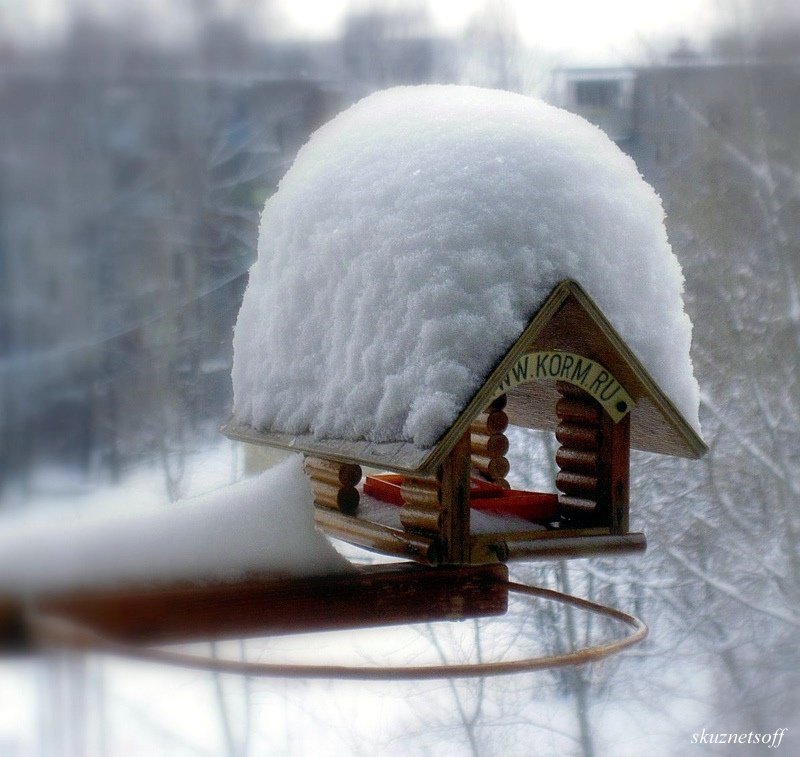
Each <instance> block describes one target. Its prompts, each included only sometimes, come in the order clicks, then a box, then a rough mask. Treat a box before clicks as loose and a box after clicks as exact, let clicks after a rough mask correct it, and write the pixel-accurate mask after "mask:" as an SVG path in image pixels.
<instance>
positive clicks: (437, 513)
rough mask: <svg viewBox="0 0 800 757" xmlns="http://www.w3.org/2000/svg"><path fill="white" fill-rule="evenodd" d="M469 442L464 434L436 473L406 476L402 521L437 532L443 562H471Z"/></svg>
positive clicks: (410, 528) (406, 525)
mask: <svg viewBox="0 0 800 757" xmlns="http://www.w3.org/2000/svg"><path fill="white" fill-rule="evenodd" d="M469 476H470V441H469V436H468V435H465V436H463V437H462V438H461V439H460V440H459V442H458V443H457V444H456V445H455V447H453V449H452V451H451V452H450V454H449V455H448V456H447V459H446V460H445V462H444V463H443V464H442V465H440V466H439V468H438V469H437V471H436V475H435V476H431V477H428V478H411V477H406V478H405V479H404V481H403V483H402V484H401V487H400V492H401V495H402V497H403V507H402V509H401V510H400V522H401V523H402V524H403V528H404V529H406V530H407V531H410V532H413V533H419V534H429V535H435V536H436V537H437V539H438V541H439V549H440V551H441V555H442V560H443V562H448V563H466V562H469V549H470V533H469Z"/></svg>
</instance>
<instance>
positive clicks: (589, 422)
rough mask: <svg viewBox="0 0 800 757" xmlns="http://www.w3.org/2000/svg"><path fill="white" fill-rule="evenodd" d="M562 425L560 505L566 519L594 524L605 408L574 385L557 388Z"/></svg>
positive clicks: (558, 480)
mask: <svg viewBox="0 0 800 757" xmlns="http://www.w3.org/2000/svg"><path fill="white" fill-rule="evenodd" d="M556 387H557V389H558V392H559V394H560V395H561V397H560V399H559V400H558V402H557V403H556V416H557V417H558V420H559V424H558V426H557V428H556V439H558V441H559V442H561V447H559V449H558V451H557V452H556V463H557V464H558V467H559V469H560V470H559V472H558V474H557V475H556V487H557V488H558V490H559V491H560V492H562V494H559V497H558V502H559V506H560V509H561V512H562V513H563V514H564V515H568V516H571V517H573V518H578V519H583V520H586V519H589V520H593V519H594V516H595V515H596V514H597V513H596V508H597V502H598V495H599V476H600V462H599V460H600V443H601V418H602V416H601V413H602V408H601V407H600V405H599V404H598V403H597V402H595V400H593V399H592V398H591V397H590V396H589V395H588V394H586V392H584V391H583V390H582V389H579V388H578V387H576V386H573V385H572V384H568V383H566V382H564V381H559V382H557V384H556Z"/></svg>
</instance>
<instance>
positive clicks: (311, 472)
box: [304, 457, 361, 515]
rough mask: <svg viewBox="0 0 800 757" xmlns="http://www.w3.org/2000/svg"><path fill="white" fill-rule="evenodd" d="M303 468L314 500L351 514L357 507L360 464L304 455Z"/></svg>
mask: <svg viewBox="0 0 800 757" xmlns="http://www.w3.org/2000/svg"><path fill="white" fill-rule="evenodd" d="M304 466H305V470H306V473H307V474H308V477H309V478H310V479H311V490H312V491H313V493H314V502H315V504H317V505H321V506H322V507H327V508H330V509H332V510H339V511H340V512H342V513H344V514H345V515H353V514H354V513H355V512H356V510H357V509H358V500H359V494H358V489H356V485H357V484H358V482H359V481H360V480H361V466H360V465H356V464H355V463H337V462H335V461H333V460H326V459H324V458H321V457H306V459H305V463H304Z"/></svg>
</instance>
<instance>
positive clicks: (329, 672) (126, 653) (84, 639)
mask: <svg viewBox="0 0 800 757" xmlns="http://www.w3.org/2000/svg"><path fill="white" fill-rule="evenodd" d="M503 583H504V584H505V585H506V586H507V588H508V590H509V592H512V593H515V594H523V595H526V596H530V597H540V598H542V599H547V600H551V601H554V602H561V603H562V604H568V605H572V606H573V607H577V608H579V609H581V610H585V611H587V612H590V613H593V614H595V615H599V616H602V617H605V618H611V619H613V620H616V621H619V622H621V623H623V624H625V625H627V626H629V627H630V628H632V629H633V632H632V633H630V634H629V635H627V636H624V637H623V638H621V639H617V640H615V641H610V642H607V643H605V644H598V645H595V646H591V647H582V648H580V649H576V650H573V651H572V652H566V653H563V654H556V655H544V656H540V657H528V658H524V659H521V660H508V661H502V660H501V661H496V662H479V663H468V664H460V665H420V666H380V665H375V666H366V665H364V666H358V665H318V664H316V665H308V664H287V663H264V662H248V661H245V660H231V659H220V658H217V657H208V656H204V655H195V654H186V653H183V652H174V651H171V650H167V649H163V648H154V647H142V646H136V645H132V644H123V643H120V642H117V641H114V640H113V639H109V638H106V637H104V636H102V635H101V634H98V633H96V632H95V631H93V630H91V629H89V628H86V627H85V626H82V625H79V624H77V623H74V622H73V621H70V620H65V619H63V618H59V617H53V616H46V615H41V614H34V615H33V616H32V617H31V618H30V628H31V631H32V633H33V635H34V637H35V639H36V640H37V641H38V643H39V644H40V645H42V646H44V647H68V648H71V649H78V650H83V651H97V652H104V653H106V654H112V655H117V656H120V657H126V658H128V659H134V660H140V661H143V662H152V663H157V664H162V665H174V666H178V667H182V668H190V669H194V670H203V671H206V672H213V673H230V674H234V675H244V676H250V677H261V678H330V679H336V678H338V679H345V680H368V681H398V680H430V679H445V678H479V677H484V676H500V675H509V674H512V673H529V672H532V671H536V670H548V669H551V668H560V667H566V666H572V665H584V664H586V663H589V662H595V661H597V660H601V659H603V658H605V657H609V656H610V655H613V654H616V653H617V652H620V651H622V650H623V649H625V648H626V647H629V646H632V645H633V644H637V643H638V642H640V641H642V640H643V639H644V638H645V637H646V636H647V632H648V629H647V626H646V625H645V624H644V623H643V622H642V621H641V620H639V619H638V618H636V617H634V616H633V615H628V614H627V613H624V612H622V611H621V610H616V609H614V608H613V607H605V606H604V605H600V604H597V603H595V602H591V601H589V600H588V599H581V598H579V597H573V596H571V595H569V594H564V593H562V592H559V591H555V590H553V589H543V588H540V587H538V586H526V585H525V584H518V583H514V582H511V581H504V582H503Z"/></svg>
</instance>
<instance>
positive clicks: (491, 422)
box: [469, 394, 510, 489]
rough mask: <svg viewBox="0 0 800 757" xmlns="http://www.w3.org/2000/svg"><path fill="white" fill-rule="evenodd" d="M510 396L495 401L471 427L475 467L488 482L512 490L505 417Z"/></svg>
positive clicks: (471, 456) (471, 450)
mask: <svg viewBox="0 0 800 757" xmlns="http://www.w3.org/2000/svg"><path fill="white" fill-rule="evenodd" d="M506 399H507V397H506V395H505V394H502V395H500V396H499V397H498V398H497V399H496V400H494V401H493V402H492V403H491V404H490V405H489V407H488V408H487V409H486V412H485V413H482V414H481V415H479V416H478V417H477V418H476V419H475V420H474V421H473V422H472V425H471V426H470V430H469V431H470V433H469V437H470V459H471V462H472V467H473V468H475V469H477V470H478V471H479V472H480V474H481V475H482V476H483V477H484V478H485V479H486V480H488V481H491V482H493V483H495V484H499V485H500V486H503V487H505V488H506V489H508V488H509V485H508V481H506V476H507V475H508V471H509V469H510V465H509V463H508V458H506V456H505V455H506V452H508V437H507V436H506V435H505V433H504V431H505V430H506V429H507V428H508V416H507V415H506V413H505V406H506Z"/></svg>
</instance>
